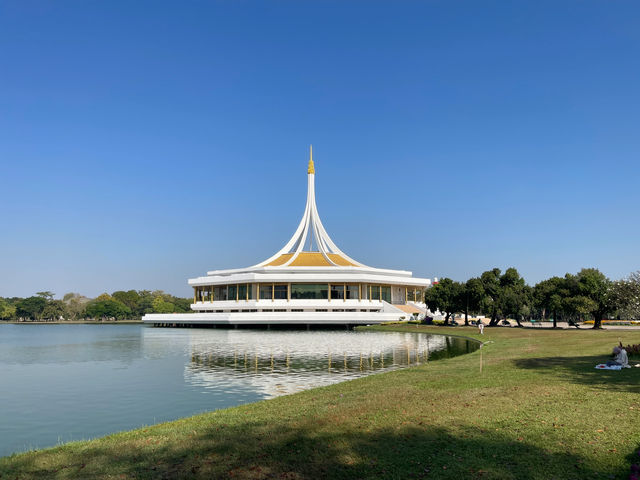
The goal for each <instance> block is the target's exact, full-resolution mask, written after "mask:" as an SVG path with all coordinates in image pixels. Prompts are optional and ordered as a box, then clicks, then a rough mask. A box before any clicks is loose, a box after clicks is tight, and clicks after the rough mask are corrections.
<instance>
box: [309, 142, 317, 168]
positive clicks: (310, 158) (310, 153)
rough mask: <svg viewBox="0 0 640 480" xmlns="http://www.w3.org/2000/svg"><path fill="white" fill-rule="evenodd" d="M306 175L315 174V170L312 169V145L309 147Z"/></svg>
mask: <svg viewBox="0 0 640 480" xmlns="http://www.w3.org/2000/svg"><path fill="white" fill-rule="evenodd" d="M307 173H309V174H311V173H313V174H315V173H316V169H315V168H313V145H309V168H307Z"/></svg>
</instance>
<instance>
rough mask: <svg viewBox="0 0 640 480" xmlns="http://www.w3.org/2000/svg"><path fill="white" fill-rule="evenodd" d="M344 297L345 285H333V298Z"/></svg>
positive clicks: (339, 298)
mask: <svg viewBox="0 0 640 480" xmlns="http://www.w3.org/2000/svg"><path fill="white" fill-rule="evenodd" d="M342 299H344V285H333V284H332V285H331V300H342Z"/></svg>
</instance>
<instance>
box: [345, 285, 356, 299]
mask: <svg viewBox="0 0 640 480" xmlns="http://www.w3.org/2000/svg"><path fill="white" fill-rule="evenodd" d="M345 298H346V299H347V300H358V299H359V298H360V287H359V286H358V285H347V290H346V291H345Z"/></svg>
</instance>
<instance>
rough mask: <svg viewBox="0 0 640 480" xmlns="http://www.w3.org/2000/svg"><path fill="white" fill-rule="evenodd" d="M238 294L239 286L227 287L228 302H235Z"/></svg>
mask: <svg viewBox="0 0 640 480" xmlns="http://www.w3.org/2000/svg"><path fill="white" fill-rule="evenodd" d="M237 293H238V286H237V285H229V286H228V287H227V300H235V299H236V294H237Z"/></svg>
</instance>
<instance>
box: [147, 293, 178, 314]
mask: <svg viewBox="0 0 640 480" xmlns="http://www.w3.org/2000/svg"><path fill="white" fill-rule="evenodd" d="M152 306H153V311H154V312H155V313H173V312H175V311H176V306H175V305H174V304H173V303H171V302H167V301H166V300H165V299H164V298H162V297H161V296H158V297H156V298H154V299H153V303H152Z"/></svg>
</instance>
